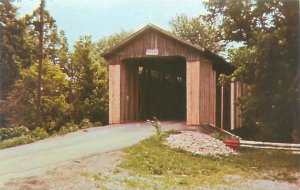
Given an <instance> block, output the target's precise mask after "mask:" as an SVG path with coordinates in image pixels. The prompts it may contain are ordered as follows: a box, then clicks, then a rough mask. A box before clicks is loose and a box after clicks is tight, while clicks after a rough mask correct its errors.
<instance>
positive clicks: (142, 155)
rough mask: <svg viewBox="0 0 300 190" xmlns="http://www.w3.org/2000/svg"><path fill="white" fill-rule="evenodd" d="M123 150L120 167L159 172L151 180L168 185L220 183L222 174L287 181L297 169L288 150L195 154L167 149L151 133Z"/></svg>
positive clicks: (139, 172) (141, 173) (140, 172)
mask: <svg viewBox="0 0 300 190" xmlns="http://www.w3.org/2000/svg"><path fill="white" fill-rule="evenodd" d="M124 151H125V152H126V153H127V154H126V155H125V159H124V160H123V161H122V163H121V164H120V167H121V168H125V169H129V170H131V171H133V172H135V173H136V174H137V175H139V176H142V177H147V178H149V177H152V176H153V175H160V176H161V177H159V178H155V180H163V183H164V184H165V185H167V186H169V187H170V186H171V187H172V186H177V185H178V184H181V185H183V186H186V187H189V188H190V189H195V187H197V186H199V185H203V184H207V185H214V184H220V183H222V184H224V183H226V179H224V176H226V175H237V176H240V177H241V180H243V179H244V178H252V179H279V180H288V179H289V178H290V176H291V175H292V174H293V172H297V171H298V170H299V164H298V158H299V157H298V156H297V155H293V154H290V153H288V152H278V151H243V152H240V153H239V154H238V155H230V156H195V155H193V154H191V153H188V152H185V151H183V150H178V149H171V148H169V147H168V146H166V145H164V144H163V142H162V141H160V140H158V139H157V138H156V137H155V136H152V137H150V138H148V139H145V140H143V141H141V142H139V143H138V144H136V145H133V146H131V147H128V148H126V149H125V150H124ZM227 182H228V181H227ZM168 189H169V188H168Z"/></svg>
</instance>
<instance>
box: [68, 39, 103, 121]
mask: <svg viewBox="0 0 300 190" xmlns="http://www.w3.org/2000/svg"><path fill="white" fill-rule="evenodd" d="M94 52H95V47H94V45H93V43H92V41H91V37H89V36H85V37H81V38H80V39H79V41H77V42H75V45H74V52H73V53H72V55H71V57H72V64H73V65H74V68H75V69H74V71H75V72H74V81H73V84H71V85H72V88H73V91H74V92H73V94H72V105H73V113H72V117H73V119H74V121H76V122H79V121H81V120H82V119H84V118H88V119H90V120H91V121H93V122H96V121H101V122H103V123H106V122H107V117H108V71H107V68H106V67H103V66H101V63H100V61H99V59H98V57H97V56H98V55H96V54H94ZM97 54H98V53H97Z"/></svg>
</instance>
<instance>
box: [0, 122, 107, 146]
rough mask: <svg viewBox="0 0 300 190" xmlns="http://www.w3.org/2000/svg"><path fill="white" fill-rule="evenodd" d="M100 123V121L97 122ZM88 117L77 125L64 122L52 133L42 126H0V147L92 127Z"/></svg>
mask: <svg viewBox="0 0 300 190" xmlns="http://www.w3.org/2000/svg"><path fill="white" fill-rule="evenodd" d="M97 125H101V123H97ZM94 126H95V125H94V124H93V123H92V122H91V121H90V120H89V119H86V118H85V119H83V120H82V121H81V122H80V124H79V125H77V124H76V123H74V122H67V123H65V124H64V125H63V126H62V127H61V128H60V129H59V131H56V132H54V133H52V134H49V133H47V131H46V130H45V129H44V128H36V129H34V130H32V131H30V130H29V129H28V128H27V127H24V126H20V127H11V128H0V149H4V148H9V147H14V146H18V145H22V144H29V143H32V142H35V141H39V140H42V139H45V138H48V137H50V136H51V135H64V134H67V133H71V132H74V131H78V130H79V129H86V128H90V127H94Z"/></svg>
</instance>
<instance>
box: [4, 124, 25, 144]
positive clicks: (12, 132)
mask: <svg viewBox="0 0 300 190" xmlns="http://www.w3.org/2000/svg"><path fill="white" fill-rule="evenodd" d="M28 131H29V129H28V128H27V127H24V126H19V127H10V128H0V141H3V140H6V139H11V138H14V137H19V136H22V135H25V134H26V133H28Z"/></svg>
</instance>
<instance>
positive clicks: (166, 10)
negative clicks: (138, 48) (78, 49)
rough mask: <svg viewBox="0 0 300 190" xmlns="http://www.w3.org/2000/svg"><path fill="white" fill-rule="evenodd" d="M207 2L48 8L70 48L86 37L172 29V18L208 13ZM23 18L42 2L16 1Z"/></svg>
mask: <svg viewBox="0 0 300 190" xmlns="http://www.w3.org/2000/svg"><path fill="white" fill-rule="evenodd" d="M202 1H203V0H46V9H47V10H49V11H50V14H51V15H52V16H53V17H54V19H55V20H56V24H57V26H58V28H59V29H63V30H64V31H65V33H66V36H67V39H68V42H69V45H72V44H73V42H74V41H75V40H76V39H78V38H79V36H82V35H91V36H92V39H93V40H98V39H100V38H102V37H104V36H108V35H110V34H113V33H116V32H119V31H120V30H121V29H124V30H134V31H136V30H138V29H140V28H142V27H143V26H145V25H147V24H149V23H152V24H155V25H157V26H159V27H162V28H164V29H169V28H170V25H169V22H170V20H171V18H174V17H175V16H176V15H180V14H185V15H187V16H190V17H194V16H198V15H200V14H204V13H205V8H204V6H203V5H202ZM14 4H15V5H16V6H17V7H18V8H19V9H18V13H19V16H23V15H25V14H26V13H31V12H32V10H34V9H35V8H36V7H38V5H39V0H22V1H15V2H14Z"/></svg>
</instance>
